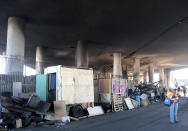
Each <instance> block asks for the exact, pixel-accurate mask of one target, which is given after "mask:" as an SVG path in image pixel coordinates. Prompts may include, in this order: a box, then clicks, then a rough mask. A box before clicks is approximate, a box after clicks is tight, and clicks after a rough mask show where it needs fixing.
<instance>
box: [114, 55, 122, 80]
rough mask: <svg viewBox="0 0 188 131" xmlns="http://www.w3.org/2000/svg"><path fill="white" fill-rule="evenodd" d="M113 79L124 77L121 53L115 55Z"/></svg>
mask: <svg viewBox="0 0 188 131" xmlns="http://www.w3.org/2000/svg"><path fill="white" fill-rule="evenodd" d="M113 56H114V61H113V62H114V64H113V77H122V65H121V53H113Z"/></svg>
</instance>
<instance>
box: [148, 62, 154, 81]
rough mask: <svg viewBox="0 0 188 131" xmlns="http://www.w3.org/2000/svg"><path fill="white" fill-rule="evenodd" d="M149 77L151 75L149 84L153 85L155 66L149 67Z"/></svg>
mask: <svg viewBox="0 0 188 131" xmlns="http://www.w3.org/2000/svg"><path fill="white" fill-rule="evenodd" d="M148 75H149V82H150V83H153V82H154V65H153V64H150V65H149V69H148Z"/></svg>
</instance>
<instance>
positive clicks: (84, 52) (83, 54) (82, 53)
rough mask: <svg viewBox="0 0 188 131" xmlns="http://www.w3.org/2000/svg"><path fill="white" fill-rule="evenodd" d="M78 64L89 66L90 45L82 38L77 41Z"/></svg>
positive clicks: (79, 65) (78, 65)
mask: <svg viewBox="0 0 188 131" xmlns="http://www.w3.org/2000/svg"><path fill="white" fill-rule="evenodd" d="M76 66H77V67H78V68H79V67H85V68H88V45H87V43H84V41H81V40H79V41H78V42H77V49H76Z"/></svg>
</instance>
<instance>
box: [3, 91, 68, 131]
mask: <svg viewBox="0 0 188 131" xmlns="http://www.w3.org/2000/svg"><path fill="white" fill-rule="evenodd" d="M1 103H2V104H1V105H2V117H1V118H2V119H1V122H0V129H14V128H26V127H27V128H31V127H36V126H44V125H57V126H58V127H59V126H62V121H61V124H60V123H59V122H60V120H61V119H63V122H64V123H66V122H67V121H66V120H64V119H65V118H62V117H61V116H64V114H63V115H61V114H58V115H57V116H59V118H58V119H56V118H55V119H53V120H48V119H46V116H47V115H48V114H49V113H48V111H49V108H50V105H51V104H49V103H47V102H44V101H42V100H41V99H40V98H39V97H38V96H36V95H35V94H32V95H28V96H27V97H22V96H21V95H20V96H19V97H16V96H12V97H11V98H8V97H3V96H1ZM52 114H53V113H52ZM69 121H70V120H69ZM57 123H59V124H57Z"/></svg>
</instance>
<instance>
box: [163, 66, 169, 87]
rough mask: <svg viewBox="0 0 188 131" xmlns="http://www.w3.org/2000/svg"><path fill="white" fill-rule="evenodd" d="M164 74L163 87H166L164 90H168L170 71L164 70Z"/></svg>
mask: <svg viewBox="0 0 188 131" xmlns="http://www.w3.org/2000/svg"><path fill="white" fill-rule="evenodd" d="M164 74H165V86H166V89H169V88H170V70H169V69H166V70H165V72H164Z"/></svg>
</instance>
